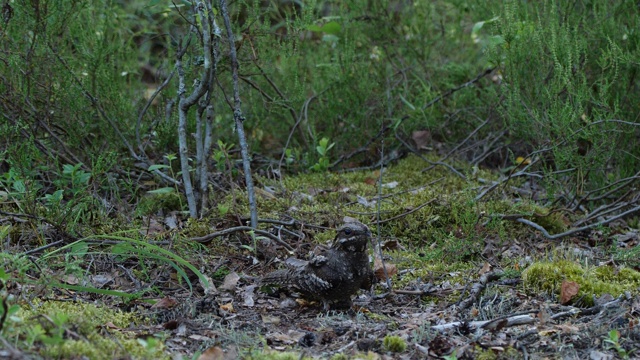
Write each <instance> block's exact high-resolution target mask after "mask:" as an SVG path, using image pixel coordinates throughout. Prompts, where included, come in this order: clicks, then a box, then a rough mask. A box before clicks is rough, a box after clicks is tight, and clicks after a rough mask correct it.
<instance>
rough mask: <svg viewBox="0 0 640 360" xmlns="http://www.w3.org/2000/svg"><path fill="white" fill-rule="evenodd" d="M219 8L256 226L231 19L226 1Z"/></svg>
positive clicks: (234, 112) (221, 0) (246, 177)
mask: <svg viewBox="0 0 640 360" xmlns="http://www.w3.org/2000/svg"><path fill="white" fill-rule="evenodd" d="M220 10H221V11H222V18H223V19H224V26H225V27H226V29H227V38H228V39H229V57H230V60H231V74H232V78H233V100H234V101H233V119H234V121H235V123H236V131H237V132H238V142H239V143H240V153H241V154H242V165H243V168H244V178H245V182H246V186H247V195H248V197H249V209H250V211H251V227H253V228H256V227H257V226H258V207H257V205H256V198H255V192H254V190H253V178H252V176H251V160H250V159H249V145H248V144H247V139H246V136H245V133H244V125H243V122H244V120H245V117H244V115H242V108H241V102H240V84H238V58H237V55H236V46H235V42H234V41H233V39H234V37H233V29H232V28H231V20H230V19H229V10H228V9H227V1H226V0H220Z"/></svg>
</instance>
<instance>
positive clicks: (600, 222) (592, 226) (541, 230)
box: [516, 206, 640, 240]
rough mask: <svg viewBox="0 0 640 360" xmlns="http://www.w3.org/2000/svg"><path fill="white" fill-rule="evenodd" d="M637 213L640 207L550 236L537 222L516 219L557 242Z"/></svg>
mask: <svg viewBox="0 0 640 360" xmlns="http://www.w3.org/2000/svg"><path fill="white" fill-rule="evenodd" d="M637 211H640V206H636V207H634V208H632V209H629V210H627V211H625V212H623V213H620V214H618V215H616V216H612V217H610V218H608V219H606V220H603V221H599V222H596V223H592V224H589V225H586V226H582V227H579V228H574V229H571V230H567V231H565V232H563V233H560V234H555V235H551V234H549V232H548V231H547V229H545V228H543V227H542V226H540V225H538V224H536V223H535V222H533V221H531V220H527V219H524V218H518V219H516V221H517V222H520V223H523V224H525V225H529V226H531V227H532V228H534V229H536V230H538V231H540V232H541V233H542V235H544V237H546V238H547V239H549V240H555V239H560V238H563V237H565V236H569V235H573V234H576V233H579V232H581V231H585V230H590V229H593V228H595V227H598V226H602V225H606V224H608V223H610V222H612V221H616V220H618V219H621V218H623V217H625V216H628V215H631V214H633V213H635V212H637Z"/></svg>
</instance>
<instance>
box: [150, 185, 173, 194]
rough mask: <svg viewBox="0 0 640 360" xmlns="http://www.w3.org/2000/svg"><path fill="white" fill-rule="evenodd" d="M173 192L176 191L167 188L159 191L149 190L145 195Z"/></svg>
mask: <svg viewBox="0 0 640 360" xmlns="http://www.w3.org/2000/svg"><path fill="white" fill-rule="evenodd" d="M175 191H176V189H174V188H172V187H168V186H167V187H163V188H160V189H155V190H149V191H147V194H171V193H172V192H175Z"/></svg>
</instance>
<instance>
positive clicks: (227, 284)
mask: <svg viewBox="0 0 640 360" xmlns="http://www.w3.org/2000/svg"><path fill="white" fill-rule="evenodd" d="M239 280H240V276H239V275H238V274H237V273H236V272H235V271H234V272H232V273H229V274H227V276H225V277H224V281H223V282H222V285H220V289H221V290H226V291H231V290H234V289H235V288H236V286H237V285H238V281H239Z"/></svg>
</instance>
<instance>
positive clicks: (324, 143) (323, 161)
mask: <svg viewBox="0 0 640 360" xmlns="http://www.w3.org/2000/svg"><path fill="white" fill-rule="evenodd" d="M334 145H335V143H331V144H329V139H327V138H326V137H323V138H322V139H320V142H319V143H318V146H316V151H317V152H318V154H319V155H320V158H319V159H318V162H316V163H315V164H313V166H311V167H310V169H311V170H314V171H327V170H328V169H329V156H327V153H328V152H329V150H331V148H332V147H333V146H334Z"/></svg>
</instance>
